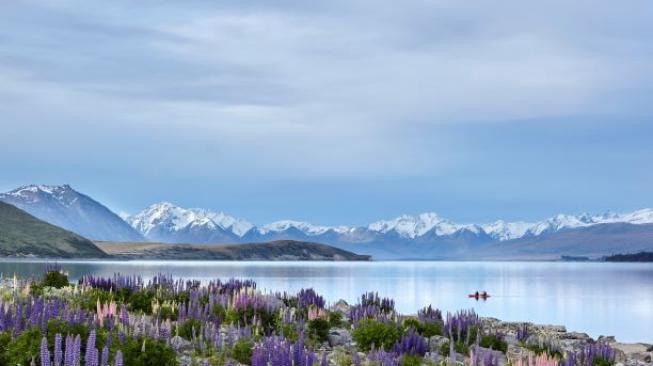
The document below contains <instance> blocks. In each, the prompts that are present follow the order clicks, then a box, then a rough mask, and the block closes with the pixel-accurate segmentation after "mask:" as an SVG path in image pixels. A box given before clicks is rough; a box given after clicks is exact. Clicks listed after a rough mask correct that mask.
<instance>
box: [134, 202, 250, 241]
mask: <svg viewBox="0 0 653 366" xmlns="http://www.w3.org/2000/svg"><path fill="white" fill-rule="evenodd" d="M127 221H128V222H129V224H130V225H132V226H133V227H134V228H136V229H137V230H139V231H140V232H141V233H143V234H145V235H147V234H148V233H149V232H150V231H151V230H153V229H155V228H157V227H160V226H164V227H165V228H166V229H168V230H171V231H179V230H182V229H184V228H186V227H200V226H201V227H206V228H209V229H216V228H218V227H219V228H221V229H223V230H227V231H231V232H232V233H234V234H236V235H237V236H240V237H242V236H243V235H245V233H247V232H248V231H249V230H250V229H252V228H253V227H254V225H252V224H251V223H249V222H247V221H245V220H243V219H237V218H234V217H232V216H229V215H227V214H225V213H224V212H213V211H210V210H205V209H198V208H191V209H186V208H181V207H179V206H177V205H175V204H173V203H170V202H165V201H164V202H160V203H157V204H154V205H152V206H150V207H148V208H146V209H145V210H143V211H141V212H140V213H138V214H136V215H134V216H131V217H129V218H128V219H127Z"/></svg>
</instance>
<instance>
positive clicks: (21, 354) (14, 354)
mask: <svg viewBox="0 0 653 366" xmlns="http://www.w3.org/2000/svg"><path fill="white" fill-rule="evenodd" d="M41 337H42V335H41V331H40V330H39V329H38V328H36V327H35V328H32V329H29V330H26V331H24V332H23V333H22V334H21V335H19V336H18V337H16V339H14V340H13V341H12V342H10V343H9V344H8V345H7V348H6V349H7V351H6V353H5V358H6V361H7V363H6V364H7V365H29V364H30V363H31V362H32V358H33V359H34V360H38V359H39V353H40V352H39V351H40V348H41Z"/></svg>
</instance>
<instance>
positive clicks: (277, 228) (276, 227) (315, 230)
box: [258, 220, 331, 235]
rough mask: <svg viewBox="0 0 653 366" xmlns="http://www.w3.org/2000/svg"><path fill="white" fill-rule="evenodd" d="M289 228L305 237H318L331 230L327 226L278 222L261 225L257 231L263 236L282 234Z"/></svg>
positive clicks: (288, 221)
mask: <svg viewBox="0 0 653 366" xmlns="http://www.w3.org/2000/svg"><path fill="white" fill-rule="evenodd" d="M291 228H295V229H297V230H299V231H301V232H303V233H305V234H307V235H320V234H324V233H325V232H327V231H329V230H330V229H331V228H330V227H328V226H316V225H311V224H309V223H308V222H303V221H295V220H280V221H275V222H272V223H269V224H267V225H263V226H262V227H260V228H259V229H258V231H259V232H260V233H261V234H263V235H265V234H267V233H269V232H282V231H286V230H288V229H291Z"/></svg>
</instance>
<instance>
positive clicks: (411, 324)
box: [401, 318, 419, 331]
mask: <svg viewBox="0 0 653 366" xmlns="http://www.w3.org/2000/svg"><path fill="white" fill-rule="evenodd" d="M401 327H402V328H403V330H404V331H406V330H408V329H410V328H413V329H415V330H418V331H419V321H418V320H417V319H415V318H408V319H405V320H404V322H403V323H402V324H401Z"/></svg>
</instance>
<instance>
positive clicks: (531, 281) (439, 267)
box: [0, 260, 653, 343]
mask: <svg viewBox="0 0 653 366" xmlns="http://www.w3.org/2000/svg"><path fill="white" fill-rule="evenodd" d="M59 263H60V264H61V265H62V267H64V268H65V269H66V270H67V271H68V272H69V274H70V277H71V278H72V279H77V278H79V277H80V276H82V275H84V274H89V273H92V274H95V275H100V276H111V275H112V274H113V273H114V272H120V273H123V274H140V275H142V276H143V277H146V278H147V277H151V276H153V275H155V274H157V273H159V272H162V273H167V274H172V275H174V276H176V277H184V278H195V279H200V280H204V281H206V280H209V279H213V278H229V277H238V278H252V279H254V280H256V281H257V282H258V284H259V287H260V288H262V289H266V290H269V291H292V292H295V291H298V290H299V289H301V288H304V287H314V288H315V289H316V290H317V291H318V292H320V293H321V294H323V295H324V296H325V297H326V298H327V299H328V300H329V301H332V302H333V301H336V300H338V299H341V298H342V299H345V300H347V301H349V302H354V301H356V299H357V298H358V297H359V296H360V294H361V293H363V292H365V291H369V290H374V291H378V292H379V294H380V295H382V296H389V297H392V298H394V299H395V301H396V304H397V308H398V309H399V310H400V311H402V312H405V313H415V312H416V311H417V309H419V308H420V307H422V306H425V305H428V304H433V305H434V306H437V307H438V308H440V309H442V310H444V311H455V310H458V309H464V308H474V309H476V311H477V312H479V313H480V314H481V315H483V316H492V317H497V318H500V319H505V320H515V321H523V320H528V321H533V322H537V323H548V324H564V325H566V326H567V327H568V328H569V329H571V330H577V331H583V332H587V333H589V334H591V335H592V336H595V337H596V336H598V335H616V336H617V337H618V338H619V339H620V340H622V341H644V342H652V343H653V327H651V326H650V324H653V265H652V264H619V263H552V262H538V263H532V262H528V263H521V262H490V263H487V262H484V263H483V262H369V263H367V262H365V263H328V262H320V263H308V262H272V263H270V262H186V261H131V262H124V261H102V262H76V261H63V262H59ZM45 266H46V262H43V261H28V260H24V261H9V260H5V261H3V262H0V272H2V273H3V274H4V275H5V276H7V275H9V276H11V275H13V273H17V274H19V275H22V276H29V275H35V276H38V275H40V274H41V273H42V272H43V270H44V269H45ZM477 290H478V291H482V290H486V291H488V293H490V295H491V296H492V297H491V298H490V299H489V300H488V301H485V302H483V301H475V300H474V299H470V298H468V297H467V295H468V294H470V293H473V292H475V291H477Z"/></svg>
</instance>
